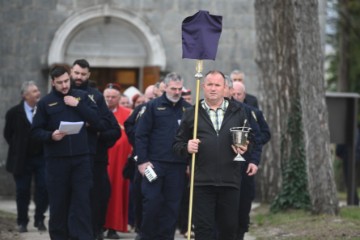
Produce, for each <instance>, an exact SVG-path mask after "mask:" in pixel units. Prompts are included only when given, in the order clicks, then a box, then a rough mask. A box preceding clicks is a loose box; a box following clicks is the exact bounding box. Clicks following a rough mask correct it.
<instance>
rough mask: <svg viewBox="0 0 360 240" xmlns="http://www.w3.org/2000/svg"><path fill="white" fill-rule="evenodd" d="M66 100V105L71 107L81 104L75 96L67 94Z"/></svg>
mask: <svg viewBox="0 0 360 240" xmlns="http://www.w3.org/2000/svg"><path fill="white" fill-rule="evenodd" d="M64 102H65V104H66V105H68V106H71V107H76V106H77V105H78V104H79V100H77V99H76V98H75V97H73V96H65V97H64Z"/></svg>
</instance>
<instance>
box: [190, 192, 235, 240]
mask: <svg viewBox="0 0 360 240" xmlns="http://www.w3.org/2000/svg"><path fill="white" fill-rule="evenodd" d="M239 197H240V190H239V189H236V188H232V187H216V186H195V187H194V206H193V218H194V221H193V222H194V227H195V228H194V230H195V237H196V240H215V239H221V240H234V239H235V236H236V229H237V223H238V209H239Z"/></svg>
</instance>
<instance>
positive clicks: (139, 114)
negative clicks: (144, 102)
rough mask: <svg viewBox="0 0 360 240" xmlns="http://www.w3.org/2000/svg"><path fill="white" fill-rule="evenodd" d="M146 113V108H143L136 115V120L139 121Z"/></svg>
mask: <svg viewBox="0 0 360 240" xmlns="http://www.w3.org/2000/svg"><path fill="white" fill-rule="evenodd" d="M145 111H146V106H142V107H141V109H140V111H139V112H138V114H137V115H136V120H138V119H139V118H140V117H141V116H142V115H143V114H144V112H145Z"/></svg>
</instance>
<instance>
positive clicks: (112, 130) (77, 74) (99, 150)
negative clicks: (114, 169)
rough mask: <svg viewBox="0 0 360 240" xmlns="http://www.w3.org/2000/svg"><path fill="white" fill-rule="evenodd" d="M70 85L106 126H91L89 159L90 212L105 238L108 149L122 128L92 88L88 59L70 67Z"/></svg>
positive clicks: (97, 235) (97, 234) (98, 234)
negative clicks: (86, 99) (95, 109)
mask: <svg viewBox="0 0 360 240" xmlns="http://www.w3.org/2000/svg"><path fill="white" fill-rule="evenodd" d="M70 77H71V83H72V87H73V88H74V89H80V90H83V91H86V92H87V94H88V96H89V97H90V98H92V99H93V100H94V101H95V103H96V105H97V107H98V111H99V116H100V121H102V122H103V124H104V125H106V126H107V127H106V129H104V131H97V130H96V129H94V128H92V127H88V128H87V131H88V140H89V146H90V157H91V158H92V160H93V168H92V171H93V187H92V189H91V211H92V222H93V232H94V235H95V239H103V226H104V224H105V217H106V211H107V205H108V201H109V198H110V181H109V176H108V172H107V165H108V153H107V152H108V148H110V147H112V146H113V145H114V144H115V142H116V141H117V140H118V139H119V138H120V136H121V131H120V127H119V125H118V123H117V121H116V119H115V117H114V115H113V114H112V112H110V111H109V109H108V107H107V105H106V102H105V99H104V97H103V95H102V94H101V93H100V92H99V91H98V90H97V89H95V88H92V87H90V86H89V77H90V64H89V63H88V61H86V60H85V59H77V60H75V61H74V63H73V66H72V68H71V74H70Z"/></svg>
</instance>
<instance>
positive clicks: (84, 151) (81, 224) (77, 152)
mask: <svg viewBox="0 0 360 240" xmlns="http://www.w3.org/2000/svg"><path fill="white" fill-rule="evenodd" d="M50 76H51V79H52V86H53V88H52V91H51V92H50V93H49V94H48V95H46V96H45V97H44V98H42V99H41V100H40V101H39V103H38V104H37V108H36V110H35V113H34V118H33V123H32V136H33V137H34V138H35V139H37V140H41V141H43V143H44V156H45V160H46V184H47V187H48V192H49V205H50V220H49V233H50V238H51V239H56V240H68V239H79V240H89V239H93V238H94V236H93V233H92V227H91V210H90V189H91V187H92V171H91V160H90V157H89V153H90V151H89V144H88V135H87V131H86V126H94V127H95V126H98V124H99V116H98V110H97V107H96V104H95V102H94V101H93V100H92V99H91V98H89V96H88V95H87V93H86V92H83V91H80V90H75V89H71V88H70V77H69V74H68V72H67V69H66V68H65V67H63V66H55V67H54V68H52V69H51V71H50ZM62 121H67V122H83V123H84V124H83V125H82V127H81V128H80V131H79V133H77V134H69V135H67V133H66V132H62V131H60V130H59V125H60V122H62ZM99 129H100V127H99ZM70 210H71V211H70ZM70 213H72V214H74V215H73V221H72V223H71V225H70V224H68V218H69V215H70Z"/></svg>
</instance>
